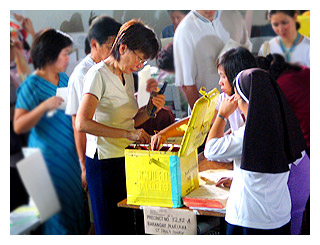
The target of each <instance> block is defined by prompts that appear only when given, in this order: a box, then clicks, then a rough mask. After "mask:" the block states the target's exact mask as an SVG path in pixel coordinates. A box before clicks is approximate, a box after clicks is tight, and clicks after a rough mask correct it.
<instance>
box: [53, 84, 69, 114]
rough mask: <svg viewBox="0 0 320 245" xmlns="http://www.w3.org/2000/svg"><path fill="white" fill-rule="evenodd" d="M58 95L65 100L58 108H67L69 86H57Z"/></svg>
mask: <svg viewBox="0 0 320 245" xmlns="http://www.w3.org/2000/svg"><path fill="white" fill-rule="evenodd" d="M56 96H59V97H62V99H63V100H64V101H63V102H62V103H61V105H60V106H59V107H58V109H61V110H65V109H66V106H67V101H68V87H63V88H57V93H56Z"/></svg>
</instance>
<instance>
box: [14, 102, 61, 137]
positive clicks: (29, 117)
mask: <svg viewBox="0 0 320 245" xmlns="http://www.w3.org/2000/svg"><path fill="white" fill-rule="evenodd" d="M62 102H63V99H62V98H61V97H58V96H53V97H50V98H49V99H47V100H45V101H44V102H42V103H41V104H39V105H38V106H37V107H36V108H34V109H33V110H32V111H27V110H25V109H21V108H17V109H16V110H15V113H14V119H13V127H14V131H15V132H16V134H21V133H26V132H28V131H29V130H30V129H32V128H33V127H34V126H35V125H37V123H38V122H39V121H40V119H41V117H42V116H43V114H44V113H45V112H47V111H50V110H53V109H56V108H58V107H59V106H60V105H61V103H62Z"/></svg>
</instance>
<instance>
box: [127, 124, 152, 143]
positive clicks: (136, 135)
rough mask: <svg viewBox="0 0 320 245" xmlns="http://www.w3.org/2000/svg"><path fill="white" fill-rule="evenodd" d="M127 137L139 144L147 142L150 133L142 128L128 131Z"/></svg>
mask: <svg viewBox="0 0 320 245" xmlns="http://www.w3.org/2000/svg"><path fill="white" fill-rule="evenodd" d="M127 138H128V139H129V140H132V141H135V142H138V143H140V144H146V143H147V144H148V143H149V142H150V135H149V134H148V133H147V132H146V131H144V129H142V128H140V129H135V130H132V131H129V132H128V135H127Z"/></svg>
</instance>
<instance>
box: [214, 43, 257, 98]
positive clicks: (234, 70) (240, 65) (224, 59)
mask: <svg viewBox="0 0 320 245" xmlns="http://www.w3.org/2000/svg"><path fill="white" fill-rule="evenodd" d="M216 66H217V69H218V67H219V66H221V67H222V68H223V69H224V71H225V74H226V76H227V78H228V81H229V83H230V85H231V87H232V94H233V93H234V87H233V80H234V79H235V77H236V76H237V75H238V73H239V72H240V71H242V70H246V69H249V68H256V67H257V66H258V65H257V62H256V60H255V58H254V56H253V55H252V54H251V52H250V51H249V50H248V49H246V48H243V47H238V48H233V49H230V50H228V51H226V52H225V53H224V54H223V55H221V56H220V57H219V58H218V59H217V62H216Z"/></svg>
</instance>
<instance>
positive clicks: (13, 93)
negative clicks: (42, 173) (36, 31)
mask: <svg viewBox="0 0 320 245" xmlns="http://www.w3.org/2000/svg"><path fill="white" fill-rule="evenodd" d="M21 49H22V46H21V43H20V41H13V40H12V39H11V38H10V64H11V62H12V61H14V60H16V62H17V64H18V65H17V67H18V69H10V212H11V211H13V210H14V209H16V208H17V207H19V206H21V205H24V204H27V203H28V200H29V195H28V193H27V192H26V190H25V187H24V186H23V183H22V181H21V178H20V176H19V173H18V170H17V168H16V163H17V162H18V161H20V160H21V159H23V154H22V147H25V146H27V144H28V133H24V134H19V135H17V134H16V133H15V132H14V130H13V117H14V110H15V105H16V101H17V89H18V87H19V86H20V84H21V73H22V74H25V73H26V71H24V70H23V65H22V66H21V69H20V65H19V63H20V64H27V62H26V60H25V58H24V55H23V52H21ZM17 71H18V72H17ZM20 72H21V73H20Z"/></svg>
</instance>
